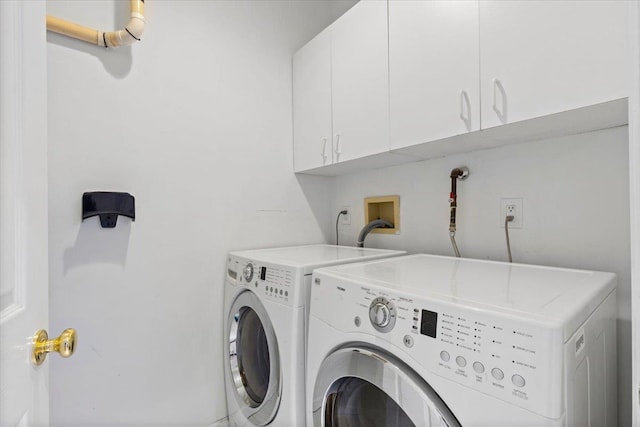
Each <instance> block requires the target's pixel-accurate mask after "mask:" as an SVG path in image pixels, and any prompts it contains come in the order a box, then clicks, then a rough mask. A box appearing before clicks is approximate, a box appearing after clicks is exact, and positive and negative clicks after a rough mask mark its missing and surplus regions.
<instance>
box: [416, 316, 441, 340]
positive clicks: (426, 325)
mask: <svg viewBox="0 0 640 427" xmlns="http://www.w3.org/2000/svg"><path fill="white" fill-rule="evenodd" d="M437 329H438V313H436V312H435V311H429V310H422V318H421V319H420V333H421V334H422V335H426V336H428V337H431V338H435V337H436V330H437Z"/></svg>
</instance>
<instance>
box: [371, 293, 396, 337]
mask: <svg viewBox="0 0 640 427" xmlns="http://www.w3.org/2000/svg"><path fill="white" fill-rule="evenodd" d="M369 320H371V324H372V325H373V327H374V328H376V329H377V330H378V331H380V332H389V331H390V330H391V329H393V326H394V325H395V323H396V308H395V306H394V305H393V303H392V302H391V301H389V300H388V299H386V298H384V297H378V298H376V299H374V300H373V301H372V302H371V305H370V306H369Z"/></svg>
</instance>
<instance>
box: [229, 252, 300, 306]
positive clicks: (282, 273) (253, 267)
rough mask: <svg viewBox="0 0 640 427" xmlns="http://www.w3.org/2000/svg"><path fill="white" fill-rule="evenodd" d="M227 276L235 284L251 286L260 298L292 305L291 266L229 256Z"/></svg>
mask: <svg viewBox="0 0 640 427" xmlns="http://www.w3.org/2000/svg"><path fill="white" fill-rule="evenodd" d="M227 277H228V278H229V279H232V281H234V282H235V283H236V284H237V285H241V286H246V287H249V288H252V289H253V290H254V291H255V292H256V293H258V294H259V295H260V297H262V298H266V299H269V300H273V301H276V302H279V303H283V304H287V305H292V301H293V296H294V295H293V292H294V288H295V287H294V281H295V272H294V271H293V269H291V268H286V267H283V266H280V265H275V264H271V263H264V262H263V263H261V262H259V261H254V260H246V259H238V258H234V257H229V258H228V259H227Z"/></svg>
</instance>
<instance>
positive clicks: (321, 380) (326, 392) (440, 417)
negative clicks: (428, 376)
mask: <svg viewBox="0 0 640 427" xmlns="http://www.w3.org/2000/svg"><path fill="white" fill-rule="evenodd" d="M311 410H312V412H313V425H314V427H322V426H324V427H364V426H367V427H378V426H398V427H414V426H419V427H460V423H459V422H458V420H457V419H456V417H455V416H454V415H453V413H452V412H451V410H450V409H449V408H448V407H447V405H446V404H445V403H444V402H443V401H442V399H440V397H439V396H438V394H437V393H436V392H435V391H434V390H433V389H432V388H431V387H430V386H429V385H428V384H427V383H426V382H425V381H424V380H423V379H422V378H420V376H419V375H417V374H416V373H415V372H414V371H413V370H412V369H411V368H409V367H408V366H407V365H405V364H404V363H402V362H400V361H399V360H397V359H395V358H394V357H392V356H391V355H389V354H387V353H385V352H383V351H381V350H379V349H374V348H368V347H366V346H363V347H358V348H355V347H345V348H342V349H339V350H336V351H335V352H333V353H332V354H330V355H329V356H328V357H327V358H326V359H325V360H324V362H323V363H322V366H321V367H320V370H319V372H318V376H317V378H316V379H315V387H314V394H313V403H312V408H311Z"/></svg>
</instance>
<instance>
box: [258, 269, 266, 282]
mask: <svg viewBox="0 0 640 427" xmlns="http://www.w3.org/2000/svg"><path fill="white" fill-rule="evenodd" d="M266 278H267V267H260V280H264V279H266Z"/></svg>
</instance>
